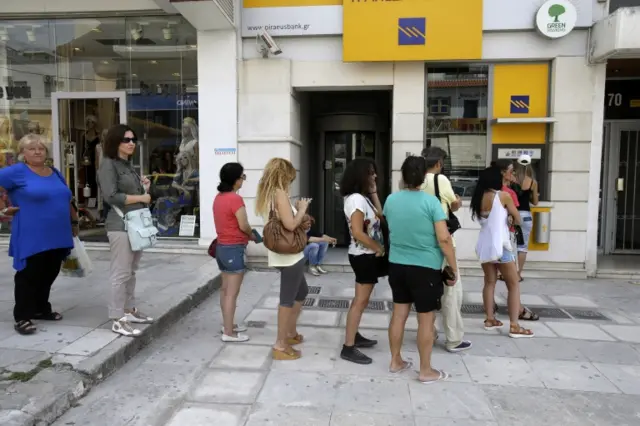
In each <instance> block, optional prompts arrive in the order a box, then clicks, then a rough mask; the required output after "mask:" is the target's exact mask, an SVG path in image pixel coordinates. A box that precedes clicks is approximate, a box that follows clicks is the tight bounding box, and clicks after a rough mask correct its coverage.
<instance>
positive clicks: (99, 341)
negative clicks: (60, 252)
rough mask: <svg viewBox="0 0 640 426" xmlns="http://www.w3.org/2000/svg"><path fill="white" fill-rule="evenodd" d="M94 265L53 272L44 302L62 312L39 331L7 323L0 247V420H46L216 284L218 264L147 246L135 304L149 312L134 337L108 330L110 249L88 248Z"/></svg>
mask: <svg viewBox="0 0 640 426" xmlns="http://www.w3.org/2000/svg"><path fill="white" fill-rule="evenodd" d="M90 256H91V257H92V260H93V267H94V271H93V273H92V274H91V275H90V276H89V277H86V278H69V277H63V276H60V277H59V278H58V280H57V281H56V282H55V283H54V286H53V289H52V293H51V298H50V300H51V303H52V305H53V308H54V310H55V311H58V312H60V313H62V315H63V316H64V318H63V320H62V321H59V322H44V321H37V322H36V325H37V327H38V332H37V333H36V334H34V335H31V336H21V335H18V334H17V333H16V332H15V331H14V329H13V313H12V312H13V286H14V285H13V269H12V267H11V263H10V262H11V259H10V258H8V256H7V254H6V250H2V252H0V268H1V269H2V270H3V271H4V273H3V274H2V277H1V278H0V424H2V425H3V426H14V425H15V426H18V425H19V426H26V425H34V424H38V425H40V424H50V423H51V422H52V421H54V420H55V419H56V418H57V417H59V416H60V415H61V414H62V413H64V411H66V410H67V409H68V408H69V407H70V406H72V405H73V404H75V402H76V401H77V400H78V399H79V398H80V397H82V396H83V395H84V394H86V393H87V392H88V391H89V389H90V388H91V387H93V386H95V385H96V384H97V383H98V382H100V381H101V380H103V379H104V378H105V377H106V376H108V375H110V374H111V373H113V372H114V371H115V370H116V369H118V368H120V367H122V365H123V364H124V363H126V362H127V361H128V360H129V359H130V358H131V357H133V356H134V355H135V354H136V353H138V352H139V351H140V350H141V349H142V348H143V347H144V346H146V345H148V344H149V343H150V342H151V341H152V340H153V339H154V338H157V337H158V336H159V335H160V334H162V333H163V332H164V331H166V330H167V329H168V328H169V327H170V326H171V325H172V324H174V323H175V322H176V321H178V320H179V319H180V318H181V317H183V316H184V315H186V314H187V313H188V312H189V311H190V310H191V309H192V308H193V307H195V306H197V305H198V304H199V303H201V302H202V301H203V300H205V299H206V298H207V297H208V296H209V295H210V294H211V293H213V292H214V291H215V290H216V289H217V288H218V287H219V279H217V277H218V268H217V265H216V264H215V262H214V261H212V260H211V259H210V258H209V257H208V256H203V255H179V254H177V255H168V254H157V253H146V254H145V255H144V256H143V258H142V261H141V264H140V269H139V271H138V273H137V291H136V296H137V300H138V305H139V308H140V310H142V311H144V312H145V313H148V314H149V315H150V316H152V317H154V318H155V319H156V322H155V323H154V324H151V325H144V326H142V328H143V330H144V332H143V334H142V335H141V336H140V337H139V338H136V339H132V338H126V337H123V336H119V335H117V334H115V333H113V332H112V331H111V323H110V321H109V320H108V315H107V308H106V305H107V300H108V299H107V298H108V294H109V292H110V284H109V277H108V269H109V252H104V251H102V252H100V251H93V252H90Z"/></svg>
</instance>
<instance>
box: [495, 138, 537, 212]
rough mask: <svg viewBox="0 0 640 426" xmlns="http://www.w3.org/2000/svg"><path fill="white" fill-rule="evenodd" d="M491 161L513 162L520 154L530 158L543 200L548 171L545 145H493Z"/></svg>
mask: <svg viewBox="0 0 640 426" xmlns="http://www.w3.org/2000/svg"><path fill="white" fill-rule="evenodd" d="M491 151H492V152H491V160H492V161H495V160H502V159H507V160H513V161H514V162H515V161H517V160H518V158H519V157H520V156H521V155H522V154H527V155H529V156H530V157H531V166H532V167H533V171H534V172H535V178H536V180H537V181H538V187H539V188H540V197H541V199H545V198H544V197H546V195H547V193H546V188H547V187H548V182H547V175H548V173H547V171H548V158H549V156H548V154H547V151H548V148H547V145H541V144H513V145H508V144H500V145H497V144H494V145H493V147H492V150H491Z"/></svg>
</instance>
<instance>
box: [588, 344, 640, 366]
mask: <svg viewBox="0 0 640 426" xmlns="http://www.w3.org/2000/svg"><path fill="white" fill-rule="evenodd" d="M578 349H579V350H580V352H581V353H582V354H583V355H584V356H585V357H586V359H588V360H589V361H591V362H602V363H605V364H624V365H640V352H638V351H636V350H634V348H633V346H632V345H630V344H628V343H622V342H586V341H582V342H579V343H578Z"/></svg>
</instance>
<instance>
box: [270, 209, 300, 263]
mask: <svg viewBox="0 0 640 426" xmlns="http://www.w3.org/2000/svg"><path fill="white" fill-rule="evenodd" d="M303 222H304V221H303ZM262 233H263V235H262V239H263V243H264V246H265V247H266V248H267V249H268V250H270V251H272V252H274V253H278V254H298V253H301V252H302V251H304V248H305V247H306V246H307V233H306V232H305V230H304V227H303V226H302V224H301V225H300V226H298V227H297V228H296V229H295V230H294V231H289V230H288V229H287V228H285V227H284V225H283V224H282V220H280V219H279V218H278V215H277V214H276V211H275V206H274V205H273V204H272V205H271V209H270V210H269V220H268V221H267V223H266V224H265V225H264V229H263V231H262Z"/></svg>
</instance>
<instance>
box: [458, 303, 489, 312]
mask: <svg viewBox="0 0 640 426" xmlns="http://www.w3.org/2000/svg"><path fill="white" fill-rule="evenodd" d="M460 310H461V311H462V313H463V314H484V306H482V305H479V304H476V303H465V304H463V305H462V308H461V309H460Z"/></svg>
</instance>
